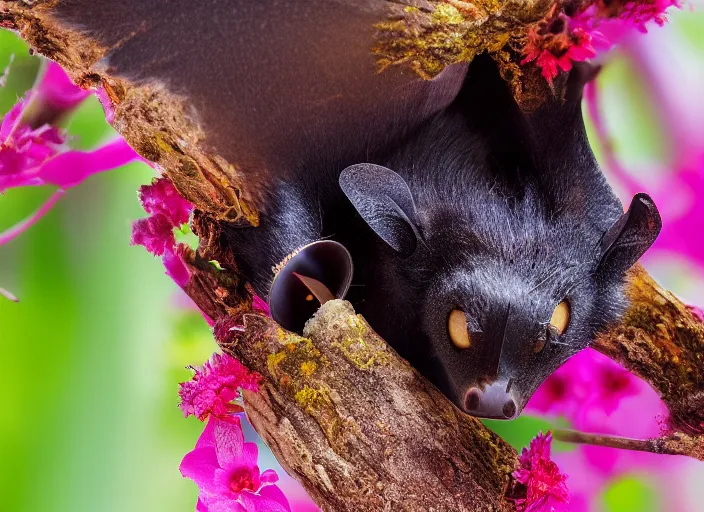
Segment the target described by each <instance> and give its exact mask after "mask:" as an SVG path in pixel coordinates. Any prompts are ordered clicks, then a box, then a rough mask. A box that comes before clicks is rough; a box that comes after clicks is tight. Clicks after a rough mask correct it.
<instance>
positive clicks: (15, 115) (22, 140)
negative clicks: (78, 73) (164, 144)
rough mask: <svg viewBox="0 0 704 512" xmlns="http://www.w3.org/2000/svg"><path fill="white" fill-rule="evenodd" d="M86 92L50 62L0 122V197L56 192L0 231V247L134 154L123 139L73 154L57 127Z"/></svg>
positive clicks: (84, 96) (132, 157)
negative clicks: (18, 190) (25, 190)
mask: <svg viewBox="0 0 704 512" xmlns="http://www.w3.org/2000/svg"><path fill="white" fill-rule="evenodd" d="M89 94H90V93H89V92H87V91H84V90H83V89H81V88H79V87H77V86H76V85H74V84H73V83H72V82H71V80H70V79H69V78H68V77H67V76H66V74H65V73H64V72H63V71H62V70H61V68H60V67H59V66H58V64H54V63H49V64H48V65H47V68H46V72H45V73H44V75H43V76H42V77H41V79H40V81H39V83H38V84H37V86H36V87H35V89H33V90H31V91H30V92H29V93H28V94H27V95H26V97H25V98H24V99H23V100H20V101H19V102H18V103H17V104H16V105H15V106H14V107H12V109H11V110H10V111H9V112H8V113H7V115H6V116H5V117H4V118H3V120H2V124H0V193H2V192H4V191H5V190H7V189H9V188H13V187H24V186H37V185H52V186H55V187H58V190H57V191H55V192H54V194H52V195H51V196H50V197H49V199H47V201H46V202H45V203H44V204H43V205H42V206H40V207H39V209H38V210H37V211H36V212H35V213H33V214H32V215H31V216H30V217H29V218H27V219H25V220H24V221H22V222H20V223H19V224H17V225H15V226H13V227H11V228H9V229H8V230H7V231H5V232H2V233H0V245H2V244H4V243H7V242H9V241H10V240H12V239H13V238H15V237H16V236H18V235H19V234H21V233H22V232H24V231H26V230H27V229H28V228H29V227H31V226H32V225H33V224H34V223H36V222H37V221H38V220H39V219H40V218H41V217H42V216H44V214H46V213H47V212H48V211H49V210H50V209H51V208H52V207H53V206H54V204H56V202H57V201H58V200H59V199H60V198H61V197H62V196H63V194H64V191H65V190H66V189H68V188H71V187H75V186H76V185H78V184H80V183H81V182H82V181H83V180H85V179H86V178H88V177H89V176H91V175H93V174H96V173H99V172H103V171H107V170H110V169H114V168H116V167H119V166H122V165H124V164H126V163H128V162H131V161H132V160H135V159H136V158H138V157H137V154H136V153H135V152H134V151H133V150H132V149H131V148H130V147H129V146H128V145H127V143H126V142H125V141H124V140H122V139H119V140H116V141H114V142H111V143H109V144H107V145H105V146H103V147H101V148H98V149H96V150H94V151H72V150H69V149H68V147H67V146H66V135H65V133H64V131H63V130H62V129H61V128H60V127H59V126H57V125H58V123H60V122H61V120H62V119H63V118H64V117H66V115H68V114H69V113H70V112H72V111H73V109H75V107H77V106H78V105H79V104H80V103H81V102H82V101H83V100H84V99H85V98H86V97H87V96H88V95H89Z"/></svg>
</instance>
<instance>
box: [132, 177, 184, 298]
mask: <svg viewBox="0 0 704 512" xmlns="http://www.w3.org/2000/svg"><path fill="white" fill-rule="evenodd" d="M139 199H140V201H141V203H142V206H143V207H144V209H145V210H146V212H147V213H150V214H151V216H150V217H147V218H146V219H139V220H136V221H134V223H133V224H132V241H131V243H132V245H143V246H144V247H145V248H146V249H147V251H149V252H150V253H152V254H154V255H155V256H163V257H164V258H163V260H162V261H163V263H164V267H165V268H166V275H168V276H169V277H170V278H171V279H173V280H174V282H175V283H176V284H177V285H179V286H180V287H181V288H183V287H184V286H186V285H187V284H188V280H189V279H190V274H189V272H188V267H187V266H186V264H185V262H184V261H183V257H182V253H183V247H181V245H179V246H176V237H175V236H174V229H175V228H180V227H181V226H182V225H183V224H185V223H187V222H188V218H189V217H190V215H191V212H192V211H193V205H192V204H191V203H189V202H188V201H186V200H185V199H183V198H182V197H181V196H180V195H179V194H178V192H177V191H176V188H175V187H174V186H173V184H172V183H171V182H170V181H169V180H167V179H166V178H157V179H154V180H153V181H152V183H151V184H150V185H143V186H142V187H140V189H139Z"/></svg>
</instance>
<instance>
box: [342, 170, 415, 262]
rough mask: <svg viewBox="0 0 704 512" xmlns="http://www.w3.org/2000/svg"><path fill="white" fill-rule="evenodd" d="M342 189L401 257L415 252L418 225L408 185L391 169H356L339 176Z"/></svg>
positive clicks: (366, 219) (345, 171)
mask: <svg viewBox="0 0 704 512" xmlns="http://www.w3.org/2000/svg"><path fill="white" fill-rule="evenodd" d="M340 187H341V188H342V191H343V192H344V193H345V195H346V196H347V198H348V199H349V200H350V201H351V202H352V205H353V206H354V207H355V208H356V209H357V211H358V212H359V214H360V215H361V216H362V218H363V219H364V220H365V221H366V222H367V224H369V226H370V227H371V228H372V229H373V230H374V232H375V233H376V234H377V235H379V236H380V237H381V238H382V239H383V240H384V242H386V243H387V244H389V245H390V246H391V247H392V248H393V249H395V250H396V251H397V252H398V253H399V254H400V255H401V256H402V257H404V258H405V257H408V256H410V255H411V254H413V252H414V251H415V249H416V245H417V243H418V237H419V233H420V231H419V228H418V226H419V223H418V213H417V211H416V206H415V204H414V202H413V196H412V195H411V191H410V189H409V188H408V185H407V184H406V182H405V181H404V180H403V178H402V177H401V176H399V175H398V174H396V173H395V172H394V171H392V170H391V169H387V168H386V167H382V166H380V165H374V164H358V165H353V166H350V167H348V168H347V169H345V170H344V171H342V174H340Z"/></svg>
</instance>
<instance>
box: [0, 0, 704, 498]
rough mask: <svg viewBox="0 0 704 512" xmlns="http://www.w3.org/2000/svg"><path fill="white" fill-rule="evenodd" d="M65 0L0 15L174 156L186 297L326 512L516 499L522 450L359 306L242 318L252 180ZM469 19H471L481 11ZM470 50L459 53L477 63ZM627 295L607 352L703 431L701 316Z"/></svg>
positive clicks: (165, 163) (647, 290)
mask: <svg viewBox="0 0 704 512" xmlns="http://www.w3.org/2000/svg"><path fill="white" fill-rule="evenodd" d="M56 3H57V2H56V0H51V1H45V2H41V1H40V2H17V1H13V2H6V1H0V26H2V27H6V28H9V29H12V30H16V31H18V32H19V33H20V34H21V36H22V37H23V38H24V39H25V40H26V41H28V42H29V44H30V45H31V46H32V47H33V48H34V49H35V50H36V51H38V52H40V53H42V54H44V55H46V56H47V57H49V58H51V59H53V60H55V61H57V62H59V63H60V64H61V65H62V66H63V67H64V68H65V69H67V71H68V72H69V73H70V75H71V76H72V77H73V78H74V80H75V81H76V82H77V83H79V84H82V85H83V86H85V87H102V88H104V90H105V91H106V93H107V95H108V96H109V97H110V99H111V102H112V104H113V107H114V110H115V119H114V123H113V124H114V126H115V128H116V129H117V130H118V131H119V132H120V133H121V134H122V135H123V136H124V137H125V138H126V140H127V141H128V142H129V143H130V144H131V145H132V146H133V147H134V148H135V149H136V150H137V151H138V152H139V153H140V154H142V155H143V156H144V157H145V158H147V159H149V160H151V161H153V162H157V163H158V164H159V165H160V166H161V167H163V168H164V170H165V173H166V175H167V176H168V177H169V178H170V179H171V180H172V181H173V182H174V184H175V186H176V187H177V189H178V190H179V192H180V193H181V194H182V195H183V196H184V197H185V198H186V199H188V200H189V201H191V202H192V203H193V204H194V205H195V206H196V208H197V213H196V216H195V219H194V223H193V228H194V231H195V232H196V233H197V234H198V235H199V236H200V247H199V250H198V253H194V252H192V251H189V250H184V258H185V259H186V261H187V262H188V263H189V265H190V268H191V271H192V275H193V277H192V279H191V281H190V283H189V285H188V286H187V288H186V292H187V293H188V294H189V295H190V296H191V297H192V298H193V299H194V300H195V302H196V303H197V304H198V305H199V306H200V307H201V308H202V309H203V311H204V312H206V313H207V314H208V315H209V316H210V317H211V318H212V319H213V320H216V321H217V325H216V337H217V338H218V339H219V341H220V342H221V344H222V346H223V348H224V350H226V351H228V352H230V353H232V354H233V355H235V356H236V357H238V358H240V359H241V360H242V361H243V362H244V363H245V364H246V365H248V366H249V367H250V368H252V369H253V370H256V371H258V372H260V373H261V374H262V375H264V377H265V382H264V384H263V386H262V390H261V393H260V394H258V395H254V394H251V393H247V394H246V397H245V398H246V404H247V413H248V415H249V417H250V419H251V420H252V423H253V424H254V426H255V428H256V429H257V431H258V432H259V433H260V434H261V435H262V436H263V437H264V439H265V440H266V442H267V443H268V444H269V446H270V447H271V448H272V450H273V452H274V454H275V455H276V456H277V458H278V459H279V460H280V461H281V462H282V464H283V465H284V466H285V467H286V469H287V470H288V471H290V472H291V474H292V475H293V476H295V477H296V478H297V479H298V480H299V481H301V482H302V483H303V485H304V486H305V487H306V489H307V490H308V491H309V492H310V494H311V495H312V496H313V497H314V499H315V500H316V501H317V502H318V503H319V504H320V505H321V506H322V507H323V508H324V509H325V510H418V511H420V510H436V511H442V510H448V511H449V510H511V509H513V508H514V507H513V502H512V501H511V500H510V499H508V498H507V496H508V495H515V493H516V492H517V491H518V492H520V489H517V487H516V486H515V483H514V482H513V481H512V479H511V472H512V471H513V469H514V468H515V466H516V464H517V457H516V453H515V451H514V450H513V449H512V448H511V447H509V446H508V445H507V444H505V443H504V442H503V441H501V440H500V439H499V438H498V437H497V436H495V435H494V434H492V433H491V432H489V431H488V430H487V429H485V428H484V427H483V426H482V425H481V423H479V422H478V421H476V420H475V419H472V418H470V417H467V416H465V415H463V414H461V413H460V412H458V410H457V409H456V408H455V407H454V406H453V405H452V404H450V403H449V402H448V401H447V399H446V398H445V397H444V396H442V395H441V394H440V393H439V392H437V390H435V388H433V387H432V386H431V385H430V384H429V383H427V382H426V381H425V380H424V379H423V378H422V377H420V376H419V375H418V374H417V373H416V372H415V371H414V370H413V369H412V368H410V367H409V366H408V365H407V364H406V363H405V362H404V361H403V360H401V359H400V358H399V357H398V356H397V355H396V354H395V353H394V352H393V351H392V350H391V349H390V348H389V347H387V346H386V344H385V343H384V342H383V341H382V340H380V339H379V338H378V336H376V334H374V333H373V331H372V330H371V329H369V327H368V326H367V324H366V323H365V322H364V321H363V319H361V318H359V317H358V316H356V315H354V312H353V311H351V309H350V307H349V305H347V304H346V303H344V302H338V301H335V302H331V303H330V304H329V305H326V306H325V307H324V308H323V309H322V310H321V312H320V313H319V314H318V315H317V316H316V318H315V319H314V320H313V321H312V322H311V323H310V325H309V326H308V327H307V331H306V335H307V338H302V337H299V336H296V335H294V334H291V333H287V332H285V331H283V330H281V329H280V328H278V327H277V326H276V325H275V324H273V323H272V321H271V320H268V319H266V318H265V317H262V316H258V315H253V314H250V313H247V311H248V303H249V298H250V296H251V295H250V293H249V290H248V288H247V286H246V284H245V283H244V282H243V281H242V280H241V279H240V277H239V276H238V274H237V271H236V269H237V267H236V264H235V262H234V260H233V258H232V255H231V254H230V253H229V252H228V250H227V246H226V244H225V243H224V240H222V236H221V231H220V227H221V224H222V223H223V222H230V223H239V224H244V225H256V224H257V212H256V210H255V209H254V208H253V207H252V204H253V199H252V198H253V197H254V196H256V192H253V190H254V189H255V188H256V187H257V183H256V180H254V181H252V182H248V183H247V184H245V183H243V181H242V178H241V176H240V175H238V173H237V172H236V170H235V167H234V166H233V165H231V164H230V163H228V162H227V161H225V159H223V158H222V157H221V156H220V155H218V154H217V153H216V152H214V151H213V150H212V148H208V146H207V144H206V143H207V134H206V133H205V132H204V131H203V129H202V127H201V126H199V124H198V123H197V122H195V121H194V120H193V119H192V118H191V117H190V116H189V115H188V114H187V110H186V107H185V99H184V98H181V97H178V96H175V95H172V94H170V93H168V92H167V91H166V90H164V89H163V88H162V87H160V86H157V85H154V84H149V83H140V84H133V83H130V82H129V81H127V80H126V79H123V78H116V77H114V76H112V75H111V74H110V70H109V69H106V68H104V67H101V66H100V65H99V62H100V60H101V58H102V57H103V56H104V55H106V53H107V51H108V50H109V49H108V48H104V47H101V45H100V44H99V43H97V42H96V41H94V40H92V39H90V37H89V36H87V35H85V34H83V33H81V32H78V31H77V30H75V29H74V28H73V27H69V26H64V25H62V24H61V23H60V22H58V21H57V20H55V19H54V18H53V17H52V7H53V6H54V5H55V4H56ZM391 3H399V2H391ZM401 3H403V2H401ZM406 3H407V4H409V3H410V4H412V7H417V8H418V9H419V10H418V11H413V10H412V9H411V10H404V11H403V14H408V15H410V18H409V17H404V16H403V14H399V16H401V17H402V18H403V19H398V20H396V21H397V22H401V24H403V23H406V25H404V26H401V25H400V24H398V23H397V24H396V25H393V26H386V29H388V30H387V32H388V33H389V34H393V33H394V30H396V31H405V30H409V29H408V27H409V26H411V28H413V24H414V23H416V24H418V25H417V27H420V26H426V25H423V23H425V22H426V21H427V20H426V19H425V18H423V16H426V17H427V15H428V14H429V13H430V14H432V13H433V12H435V11H434V10H433V9H434V6H436V5H438V4H440V2H427V1H419V2H415V1H414V2H406ZM442 4H443V5H451V6H452V7H454V8H455V9H459V10H460V11H461V12H463V20H464V21H462V23H467V22H466V19H467V16H468V14H467V12H468V11H467V12H465V11H462V9H465V10H466V9H470V4H468V3H466V2H459V1H452V2H442ZM491 5H499V6H502V9H505V11H504V10H501V9H495V8H494V7H491ZM487 6H489V7H487V10H485V11H486V12H485V14H486V17H485V18H486V20H489V19H491V20H492V21H491V23H492V25H491V26H493V27H501V26H502V25H501V22H502V20H503V19H504V18H502V16H504V14H503V13H510V14H511V16H510V19H509V18H506V19H505V20H504V21H505V22H506V23H508V22H509V21H510V23H511V27H512V30H513V28H515V27H518V26H521V24H527V23H530V22H532V21H533V20H535V19H538V18H540V17H541V16H542V15H544V12H545V9H547V6H548V3H546V2H524V3H521V2H487ZM516 6H519V7H520V8H521V10H520V16H517V15H516V11H515V8H516ZM512 9H513V10H512ZM530 9H536V10H535V11H530ZM447 12H448V11H446V13H447ZM487 13H488V14H487ZM480 18H481V16H480V17H479V18H477V20H478V19H480ZM408 20H410V21H408ZM408 23H410V25H408ZM472 23H474V25H472V24H471V23H470V24H469V25H467V27H470V25H471V27H476V26H477V25H476V23H478V22H477V21H476V20H475V21H474V22H472ZM462 26H463V27H464V25H462ZM417 27H416V28H417ZM487 27H488V25H487ZM382 28H384V27H382ZM467 30H469V28H467ZM487 30H488V29H487ZM431 32H432V31H431ZM492 34H494V36H495V35H496V34H495V33H494V32H492ZM464 36H465V37H469V36H471V34H469V32H466V33H465V34H464ZM494 36H492V37H494ZM423 37H425V36H423ZM458 44H460V43H458ZM394 48H395V49H394ZM398 48H399V47H393V48H392V47H386V48H384V47H383V46H380V47H379V54H380V55H382V56H385V58H387V59H388V60H389V62H388V64H390V65H391V64H395V63H400V62H401V61H403V60H404V59H403V58H399V59H397V60H398V62H396V61H395V60H394V59H395V58H396V57H394V55H397V56H398V55H400V54H394V52H395V51H396V50H398ZM423 48H427V46H423ZM496 48H498V47H496ZM509 50H510V48H509ZM404 51H406V50H404ZM433 51H434V52H435V50H433ZM453 51H454V50H453ZM471 51H472V52H475V53H476V51H477V48H474V49H472V50H471ZM501 51H504V49H503V47H502V48H501ZM506 51H508V50H506ZM384 52H386V53H384ZM509 53H510V52H509ZM469 54H471V52H469ZM469 54H462V57H461V58H471V55H469ZM438 55H440V54H438V53H437V52H435V53H434V56H435V57H437V58H438V59H439V60H438V62H437V63H436V64H434V65H437V66H444V65H446V64H447V63H449V62H451V61H454V60H457V58H460V57H457V55H455V54H452V53H451V54H450V56H449V57H447V56H441V57H442V58H440V57H438ZM453 55H454V56H453ZM467 55H469V56H467ZM472 55H473V54H472ZM421 57H422V56H421ZM453 59H454V60H453ZM407 60H413V59H407ZM419 62H420V63H421V65H423V62H421V61H419ZM506 62H507V63H509V62H512V61H510V59H507V61H506ZM421 67H422V66H421ZM507 69H508V68H507ZM431 71H432V70H431ZM426 72H428V73H430V71H428V70H426ZM540 83H541V84H542V83H543V82H540ZM542 87H543V89H545V86H544V85H543V86H542ZM536 90H537V89H536ZM210 260H217V261H218V262H219V263H220V265H221V266H222V267H223V268H224V269H225V270H219V269H217V268H216V267H215V266H213V265H211V264H210V263H209V261H210ZM630 290H631V292H630V293H631V298H632V301H633V307H632V308H631V309H630V310H629V312H628V314H627V315H626V317H625V318H624V321H623V323H622V324H621V325H619V326H616V327H614V329H612V330H611V331H609V332H608V333H606V334H604V335H603V336H601V337H600V338H599V340H598V342H597V348H598V349H599V350H601V351H602V352H604V353H605V354H607V355H609V356H610V357H612V358H614V359H615V360H617V361H619V362H621V363H622V364H624V365H625V366H626V367H627V368H629V369H631V370H632V371H633V372H635V373H636V374H638V375H640V376H641V377H643V378H644V379H646V380H647V381H649V382H650V383H651V384H653V386H654V387H655V389H657V390H658V391H659V392H660V393H661V394H662V396H663V398H664V399H665V401H666V402H667V403H668V405H669V406H670V408H671V411H672V418H673V426H674V427H675V428H676V429H677V430H680V431H682V432H686V433H689V434H698V433H701V431H702V396H703V393H702V386H703V385H704V378H703V377H704V376H703V375H702V373H703V372H704V370H703V369H702V368H703V364H702V357H704V356H703V355H702V351H703V347H704V341H703V339H702V336H703V333H704V330H703V328H702V324H701V322H699V321H697V319H696V318H695V317H694V316H693V315H692V313H691V312H690V311H689V310H687V308H686V307H685V306H683V305H682V304H681V303H680V302H679V301H677V299H676V298H674V297H673V296H672V295H670V294H668V293H667V292H664V291H663V290H661V289H660V288H659V287H657V285H656V284H655V283H654V282H653V281H652V280H651V279H650V278H649V277H648V276H647V274H646V273H645V272H644V271H642V270H636V271H635V272H634V273H633V275H632V276H631V287H630ZM238 321H244V323H245V325H246V327H247V329H246V331H245V333H244V334H242V333H238V331H232V330H230V329H229V328H230V327H231V326H233V325H235V323H236V322H238ZM694 439H695V442H696V438H694Z"/></svg>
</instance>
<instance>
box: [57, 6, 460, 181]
mask: <svg viewBox="0 0 704 512" xmlns="http://www.w3.org/2000/svg"><path fill="white" fill-rule="evenodd" d="M390 4H391V2H388V1H387V0H347V1H342V0H287V1H286V0H284V1H282V0H198V1H193V0H148V1H145V0H122V1H115V0H60V2H59V5H58V7H57V12H58V15H59V17H60V18H61V19H62V20H63V21H65V22H69V23H70V24H72V25H73V26H75V27H77V28H78V29H80V30H83V31H86V32H88V33H89V34H90V35H91V36H92V37H93V38H95V39H97V40H98V41H99V42H101V43H102V44H104V45H105V46H106V47H108V48H110V49H111V50H110V51H109V53H108V54H107V56H106V58H105V60H104V62H102V63H101V65H103V66H106V68H107V70H108V71H109V73H110V74H111V75H117V76H123V77H125V78H128V79H131V80H133V81H157V82H160V83H163V84H164V85H165V86H166V88H167V89H168V90H169V91H170V92H172V93H176V94H179V95H182V96H183V98H184V99H185V100H186V102H187V103H188V104H189V106H190V107H192V109H193V111H194V112H195V114H196V118H197V119H198V122H199V123H200V124H201V126H202V127H203V128H204V131H205V133H206V141H205V142H206V144H208V145H209V147H211V148H212V149H214V150H215V152H216V153H217V154H219V155H220V156H222V157H223V158H225V159H226V160H227V161H228V162H230V163H232V164H235V165H237V166H239V167H240V168H243V170H244V171H245V172H246V171H247V168H253V167H255V168H256V170H258V171H261V170H269V171H274V172H277V173H280V172H282V171H285V170H286V169H287V168H289V167H290V166H291V165H298V166H300V165H305V163H306V162H308V161H310V159H312V158H313V159H314V158H331V159H339V157H341V156H342V157H344V156H345V155H348V154H349V155H354V154H355V152H359V151H361V150H362V148H363V147H366V145H367V143H372V145H373V144H374V143H375V142H378V143H379V144H385V143H388V139H387V137H388V134H390V133H394V134H398V133H399V131H400V130H399V128H401V129H407V128H412V127H413V126H416V125H417V124H418V123H420V122H421V121H422V120H424V119H426V118H427V117H429V116H430V115H432V114H433V113H435V112H437V111H438V110H440V109H441V108H443V107H444V106H446V105H447V104H449V103H450V102H451V101H452V99H453V98H454V97H455V95H456V94H457V92H458V90H459V88H460V87H461V84H462V80H463V78H464V74H465V68H464V67H462V66H459V67H453V68H449V69H447V70H445V72H443V73H442V74H441V75H440V76H438V77H437V78H436V79H435V80H432V81H423V80H420V79H419V78H418V77H417V76H416V75H415V74H414V73H413V72H412V71H411V70H409V69H405V68H403V67H401V66H395V67H391V68H389V69H387V70H386V71H384V72H381V73H379V69H378V66H377V64H376V60H375V57H374V55H373V53H372V48H373V46H374V41H375V33H376V29H375V27H374V26H375V24H376V23H378V22H380V21H384V20H385V19H386V17H387V8H388V6H389V5H390Z"/></svg>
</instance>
